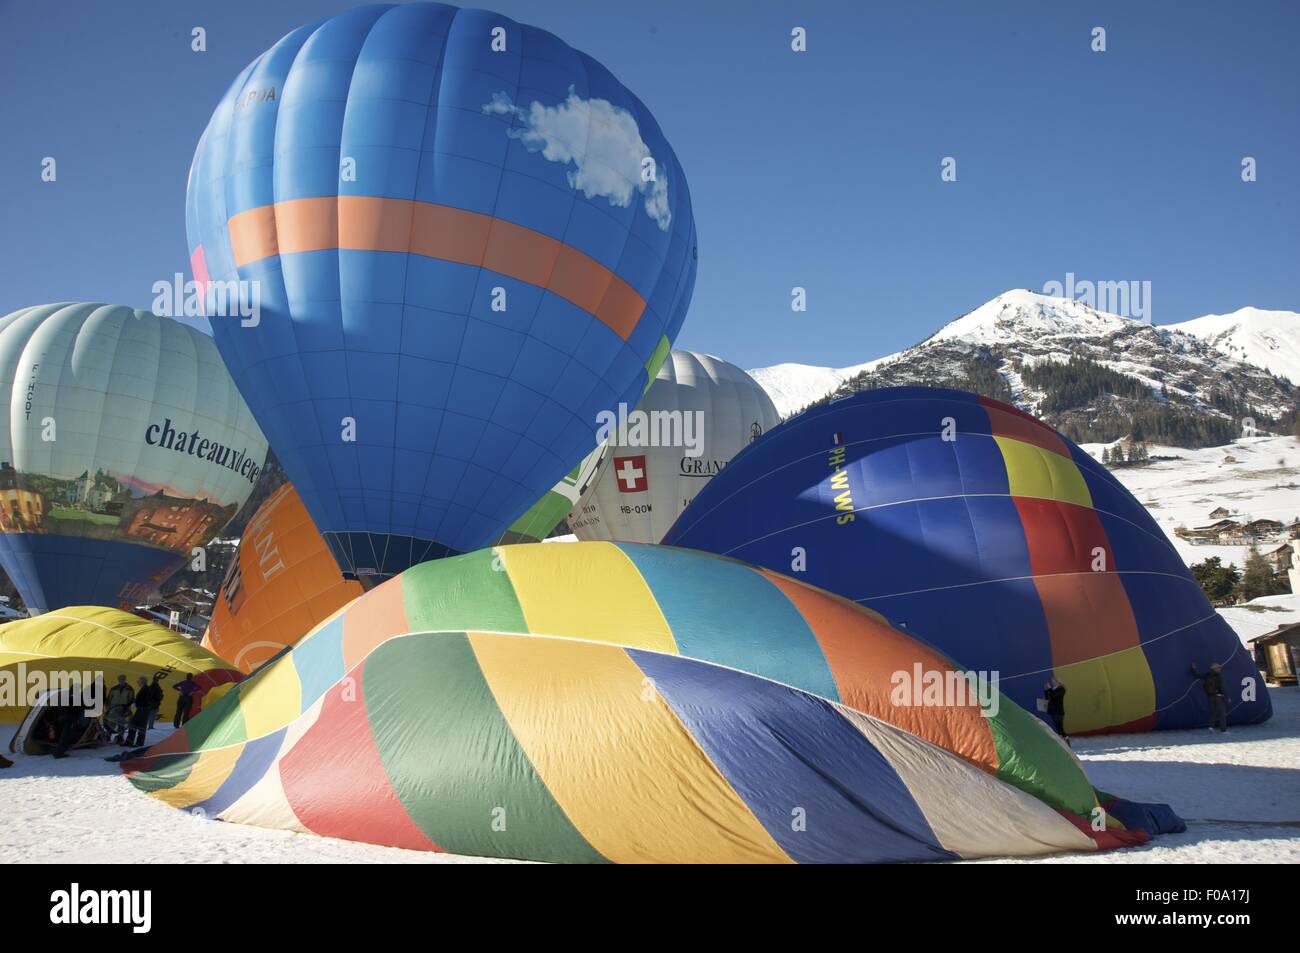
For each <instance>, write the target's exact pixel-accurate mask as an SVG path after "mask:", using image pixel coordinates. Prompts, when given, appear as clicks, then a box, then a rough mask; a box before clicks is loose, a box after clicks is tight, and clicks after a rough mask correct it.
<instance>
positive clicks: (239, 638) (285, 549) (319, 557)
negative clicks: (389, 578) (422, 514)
mask: <svg viewBox="0 0 1300 953" xmlns="http://www.w3.org/2000/svg"><path fill="white" fill-rule="evenodd" d="M359 595H361V584H360V583H358V582H356V581H355V580H347V579H344V578H343V576H342V574H341V573H340V572H339V567H338V566H337V565H336V564H335V563H334V557H333V556H332V555H331V554H330V551H329V547H328V546H326V545H325V540H323V539H321V535H320V532H319V531H318V530H317V529H316V526H315V525H314V524H313V523H312V521H311V517H310V516H309V515H308V514H307V508H306V507H305V506H303V505H302V500H301V499H299V497H298V494H297V493H295V492H294V489H293V486H292V485H289V484H286V485H285V486H282V487H280V489H278V490H276V491H275V492H274V493H272V494H271V496H270V497H268V498H267V500H266V502H265V503H263V504H262V505H261V506H260V507H258V509H257V512H256V513H254V514H253V517H252V519H250V520H249V521H248V526H247V527H246V528H245V529H244V533H243V535H242V536H241V537H240V541H239V553H238V555H236V557H235V559H234V561H233V562H232V563H231V564H230V570H229V571H228V572H227V574H226V579H225V582H224V583H223V584H222V586H221V593H220V595H218V597H217V602H216V606H215V607H214V609H213V612H212V621H211V622H209V623H208V630H207V632H206V633H204V636H203V646H204V648H206V649H208V650H210V651H212V652H215V653H216V654H217V655H220V656H221V657H222V658H224V659H229V660H230V662H231V664H233V665H234V666H235V667H236V668H237V669H239V670H240V671H241V672H251V671H253V669H255V668H257V667H258V666H259V665H261V664H262V663H263V662H265V661H266V660H267V659H269V658H270V657H271V656H273V655H275V653H276V652H279V651H280V650H281V649H283V648H284V647H285V646H286V645H293V643H295V642H297V641H298V639H300V638H302V636H304V635H306V634H307V632H308V631H309V630H311V628H312V627H313V626H315V625H316V624H317V623H318V622H322V621H324V620H325V619H326V618H328V617H329V616H331V615H332V614H333V613H335V612H336V611H338V610H339V609H341V608H342V607H343V606H345V605H347V604H348V603H349V602H351V601H352V600H353V599H355V598H356V597H357V596H359Z"/></svg>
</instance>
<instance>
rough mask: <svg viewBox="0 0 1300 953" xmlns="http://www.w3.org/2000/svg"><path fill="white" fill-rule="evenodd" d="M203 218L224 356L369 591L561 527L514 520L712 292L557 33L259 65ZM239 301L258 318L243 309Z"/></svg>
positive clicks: (196, 189) (216, 163) (377, 45)
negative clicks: (700, 286)
mask: <svg viewBox="0 0 1300 953" xmlns="http://www.w3.org/2000/svg"><path fill="white" fill-rule="evenodd" d="M186 224H187V231H188V238H189V249H190V253H191V264H192V268H193V273H194V277H195V280H196V282H197V283H198V284H199V285H200V287H202V288H204V289H205V298H206V308H207V311H208V317H209V320H210V322H211V325H212V331H213V336H214V338H215V340H216V343H217V347H218V348H219V349H220V351H221V354H222V357H223V358H224V359H225V361H226V364H227V366H228V367H229V368H230V371H231V374H232V375H233V377H234V379H235V382H236V384H237V385H238V387H239V389H240V392H241V393H242V394H243V395H244V397H245V399H246V400H247V401H248V404H249V406H250V407H251V408H252V410H253V413H254V415H255V416H256V418H257V421H258V423H259V424H260V425H261V426H262V429H263V430H264V431H265V432H266V434H267V436H268V438H269V439H270V441H271V445H272V446H273V447H274V448H275V452H276V455H277V457H278V458H279V460H280V461H281V462H282V464H283V466H284V469H285V471H286V473H287V474H288V476H289V478H290V480H291V481H292V482H293V484H294V486H295V487H296V489H297V491H298V493H299V494H300V495H301V497H302V500H303V503H304V504H305V505H306V507H307V511H308V512H309V513H310V514H311V518H312V520H313V521H314V523H315V524H316V526H317V527H318V528H319V529H320V531H321V533H322V535H323V537H324V538H325V541H326V543H327V544H328V545H329V547H330V550H331V552H332V553H333V555H334V558H335V560H336V561H337V562H338V564H339V567H340V569H341V570H342V571H343V573H344V575H345V576H347V577H349V578H356V579H359V580H360V581H361V582H362V583H363V585H369V584H372V583H374V582H377V581H380V580H382V579H385V578H388V577H390V576H392V575H394V574H396V573H400V572H401V571H402V570H404V569H406V568H408V567H409V566H411V565H414V564H416V563H419V562H422V561H425V560H429V559H435V558H440V557H444V556H449V555H455V554H457V553H462V552H467V551H470V550H475V549H478V548H481V547H483V546H487V545H490V544H491V543H493V542H495V541H497V540H498V539H501V538H503V537H505V538H529V537H536V536H538V535H541V534H544V533H545V532H547V531H549V529H550V528H551V527H542V528H538V527H535V526H534V525H533V524H534V523H544V522H546V521H547V520H548V519H549V514H550V512H551V510H552V509H556V508H560V507H562V506H563V503H564V502H566V500H565V496H566V494H565V493H564V492H560V493H558V494H555V495H554V497H553V498H552V499H551V500H550V501H549V502H547V503H546V505H545V507H544V509H545V511H546V512H545V513H544V514H543V517H544V518H538V519H533V518H532V517H529V518H527V519H525V520H524V521H523V523H522V524H516V521H517V520H519V519H520V518H521V517H523V516H524V515H525V513H526V511H528V510H529V508H530V507H532V506H533V505H534V504H536V503H538V502H539V501H543V500H546V499H547V497H548V496H550V495H551V492H550V491H552V488H555V487H557V486H560V485H563V484H565V481H566V478H567V477H568V476H569V475H570V474H572V473H573V472H574V470H575V467H579V464H580V463H581V461H583V460H584V458H587V457H588V455H589V454H591V453H592V451H594V450H595V449H596V446H597V439H596V433H597V429H598V415H599V414H600V413H601V412H602V411H611V410H614V409H616V408H617V407H618V405H619V404H620V403H623V404H627V405H628V406H635V405H636V403H637V401H638V400H639V399H640V397H641V394H642V392H643V391H644V389H645V387H646V385H647V383H648V382H649V381H650V380H651V379H653V377H654V375H655V372H656V371H657V369H658V367H659V366H660V364H661V363H662V362H663V360H664V357H665V355H666V354H667V352H668V350H669V348H670V347H671V343H672V341H673V340H674V338H675V337H676V335H677V332H678V329H679V328H680V327H681V324H682V321H683V319H684V317H685V314H686V308H687V305H688V303H689V302H690V298H691V293H692V290H693V287H694V280H695V267H696V241H695V225H694V219H693V216H692V211H691V200H690V194H689V192H688V190H687V186H686V179H685V176H684V174H683V172H682V169H681V166H680V165H679V163H678V161H677V158H676V156H675V155H674V153H673V151H672V149H671V147H670V146H669V144H668V142H667V140H666V139H665V138H664V136H663V134H662V133H661V132H660V130H659V127H658V125H657V124H656V122H655V120H654V118H653V117H652V116H651V115H650V113H649V111H648V110H647V109H646V107H645V106H644V105H643V104H642V103H641V102H640V100H638V99H637V98H636V97H635V96H634V95H633V94H632V93H631V92H629V91H628V90H627V89H626V88H625V87H624V86H623V85H622V84H621V83H620V82H619V81H618V80H617V79H615V78H614V77H613V76H612V75H611V74H610V72H609V71H608V70H607V69H605V68H604V67H603V66H601V65H600V64H599V63H597V62H596V61H595V60H593V59H592V58H591V57H589V56H587V55H585V54H583V53H580V52H578V51H576V50H573V49H571V48H570V47H569V46H567V45H566V44H565V43H563V42H562V41H561V40H559V39H557V38H556V37H554V36H552V35H551V34H549V33H546V32H545V31H542V30H539V29H536V28H534V27H529V26H523V25H520V24H518V23H515V22H514V21H512V20H510V19H509V18H507V17H504V16H500V15H498V14H495V13H491V12H488V11H483V10H460V9H457V8H455V7H450V6H446V5H443V4H437V3H413V4H409V5H404V6H368V7H361V8H357V9H353V10H348V11H346V12H344V13H341V14H339V15H337V16H334V17H331V18H328V19H324V20H320V21H318V22H316V23H312V24H310V25H308V26H305V27H303V28H301V29H298V30H295V31H294V32H292V33H290V34H288V35H287V36H285V37H284V38H283V39H281V40H280V41H279V42H278V43H276V44H275V45H274V46H272V47H271V48H270V49H269V50H267V51H266V52H265V53H263V54H262V55H261V56H260V57H258V59H256V60H255V61H254V62H253V63H251V64H250V65H249V66H248V67H247V68H246V69H245V70H244V71H243V72H242V73H241V74H240V75H239V77H238V78H237V79H236V80H235V82H234V83H233V84H232V85H231V86H230V88H229V89H228V91H227V92H226V95H225V97H224V98H223V99H222V100H221V102H220V104H219V105H218V106H217V108H216V111H215V112H214V113H213V115H212V119H211V121H210V122H209V124H208V127H207V129H206V131H205V132H204V134H203V136H202V138H201V139H200V141H199V144H198V149H197V151H196V153H195V155H194V160H193V164H192V166H191V170H190V179H189V186H188V193H187V199H186ZM245 287H256V289H257V300H258V301H259V307H258V309H257V312H258V313H257V314H256V315H254V316H253V317H247V316H237V315H230V316H222V314H221V313H220V312H221V311H222V310H223V309H222V308H221V306H220V302H221V300H223V297H224V299H225V300H234V299H235V298H240V299H246V298H247V297H248V296H246V295H242V294H240V289H242V288H245ZM232 292H233V295H234V297H233V298H232ZM579 469H580V468H579ZM567 502H568V503H569V504H570V505H571V504H572V502H573V500H572V499H568V500H567ZM552 504H554V505H552ZM560 516H563V512H561V513H560ZM553 525H554V524H552V526H553ZM508 534H513V535H508Z"/></svg>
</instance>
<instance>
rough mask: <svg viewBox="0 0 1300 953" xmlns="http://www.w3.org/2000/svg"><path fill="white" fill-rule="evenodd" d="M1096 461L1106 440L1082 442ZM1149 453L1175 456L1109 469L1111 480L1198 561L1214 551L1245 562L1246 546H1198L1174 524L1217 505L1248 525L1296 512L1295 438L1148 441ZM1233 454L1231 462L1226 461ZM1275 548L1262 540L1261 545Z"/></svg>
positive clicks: (1203, 521)
mask: <svg viewBox="0 0 1300 953" xmlns="http://www.w3.org/2000/svg"><path fill="white" fill-rule="evenodd" d="M1082 446H1083V449H1084V450H1085V451H1087V452H1088V453H1090V454H1092V456H1094V457H1097V458H1098V459H1100V458H1101V453H1102V449H1103V447H1106V446H1109V445H1108V444H1100V443H1088V444H1083V445H1082ZM1147 450H1148V452H1149V453H1150V455H1151V456H1152V457H1172V458H1174V459H1169V460H1159V461H1156V462H1155V463H1151V464H1149V465H1147V466H1144V467H1121V468H1119V469H1117V470H1113V471H1111V472H1113V473H1114V474H1115V476H1116V478H1118V479H1119V481H1120V482H1121V483H1122V484H1124V486H1125V487H1127V488H1128V490H1129V491H1130V492H1131V493H1132V494H1133V495H1134V496H1136V497H1137V498H1138V500H1139V501H1140V502H1141V503H1142V504H1143V505H1145V506H1146V508H1147V512H1149V513H1150V514H1151V516H1152V517H1153V518H1154V519H1155V521H1156V522H1157V523H1159V524H1160V528H1161V529H1163V530H1164V531H1165V533H1166V535H1168V537H1169V539H1170V541H1171V542H1172V543H1173V544H1174V546H1175V548H1177V550H1178V554H1179V555H1180V556H1182V558H1183V562H1185V563H1188V564H1191V563H1194V562H1200V561H1201V560H1203V559H1206V558H1208V557H1210V556H1218V557H1219V558H1220V559H1222V560H1223V562H1224V564H1225V565H1227V564H1234V565H1236V566H1238V567H1240V566H1242V565H1243V564H1244V563H1245V561H1246V556H1247V554H1248V552H1249V550H1248V548H1247V547H1245V546H1196V545H1193V544H1191V543H1188V542H1186V541H1185V540H1182V539H1179V538H1178V537H1176V536H1175V535H1174V530H1175V529H1176V528H1177V527H1179V526H1186V527H1188V528H1191V527H1194V526H1206V525H1208V524H1210V523H1213V522H1215V518H1214V517H1211V516H1210V513H1211V512H1212V511H1213V510H1216V509H1218V508H1219V507H1222V508H1223V509H1226V510H1228V511H1229V512H1230V513H1231V514H1232V515H1231V516H1230V517H1229V518H1230V519H1233V520H1236V521H1237V522H1239V523H1240V522H1248V521H1249V520H1257V519H1275V520H1280V521H1281V522H1283V523H1290V522H1291V521H1292V520H1294V519H1296V518H1297V517H1300V443H1298V442H1297V441H1296V439H1295V438H1294V437H1243V438H1241V439H1239V440H1237V441H1235V442H1233V443H1232V444H1230V445H1229V446H1226V447H1209V448H1207V449H1204V450H1184V449H1182V448H1180V447H1159V446H1148V447H1147ZM1228 457H1232V458H1233V460H1234V461H1235V462H1225V460H1226V458H1228ZM1277 545H1280V544H1277V543H1273V544H1261V546H1260V550H1261V551H1264V552H1266V551H1267V550H1269V549H1271V548H1274V547H1275V546H1277Z"/></svg>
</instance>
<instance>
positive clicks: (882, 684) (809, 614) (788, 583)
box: [758, 569, 998, 774]
mask: <svg viewBox="0 0 1300 953" xmlns="http://www.w3.org/2000/svg"><path fill="white" fill-rule="evenodd" d="M758 571H759V572H760V573H761V574H762V575H763V576H764V577H765V578H766V579H767V580H768V582H770V583H772V585H774V586H776V587H777V588H778V589H780V590H781V592H782V594H783V595H784V596H785V597H786V598H787V599H789V600H790V602H791V603H792V604H793V605H794V607H795V609H796V610H797V611H798V613H799V614H800V615H801V616H803V618H804V621H805V622H807V623H808V627H809V628H810V629H812V631H813V635H814V636H815V637H816V639H817V643H818V644H819V645H820V646H821V650H822V654H823V655H825V656H826V663H827V664H828V665H829V666H830V669H831V675H832V676H833V677H834V679H835V687H836V688H837V689H838V690H839V693H840V702H841V703H842V704H844V705H847V706H848V707H850V708H853V709H856V710H857V711H860V712H864V713H865V714H868V715H872V716H873V717H876V718H879V719H880V720H881V721H886V722H888V723H889V724H891V725H895V726H897V727H899V728H902V729H903V730H904V731H907V732H910V733H911V734H914V735H916V736H917V737H918V738H923V739H925V740H926V741H929V742H931V743H933V744H936V745H939V746H940V747H942V748H946V749H947V750H949V751H952V752H953V753H954V754H957V755H959V756H961V757H962V758H965V759H966V760H967V761H969V762H971V763H972V764H974V765H976V766H978V767H980V768H983V769H984V770H985V771H988V772H989V773H990V774H995V773H996V772H997V770H998V752H997V746H996V745H995V744H994V741H993V733H992V731H991V730H990V728H989V724H988V719H987V718H985V717H984V716H983V715H982V714H981V713H980V707H979V705H978V704H977V703H972V704H968V705H948V706H945V707H944V708H943V709H942V710H939V709H936V708H935V707H933V706H931V707H924V706H921V705H896V704H894V702H893V699H892V698H891V697H890V696H891V695H892V693H893V690H894V684H893V677H894V675H895V673H898V672H902V673H904V674H905V675H906V677H907V678H909V679H911V678H912V677H913V675H914V672H915V665H916V663H917V662H920V663H921V669H922V671H923V672H936V671H937V672H950V671H953V670H954V669H955V666H954V665H953V663H952V662H950V661H949V660H948V659H947V658H945V657H944V656H943V655H941V654H939V653H938V652H936V651H934V650H933V649H931V648H929V647H928V646H926V645H924V644H922V643H920V642H918V641H917V640H915V639H913V638H910V637H909V636H907V635H904V634H903V633H902V632H899V631H898V630H897V629H895V628H894V627H893V626H891V625H890V624H889V623H888V622H886V621H885V620H884V619H883V618H882V617H881V616H879V615H878V614H876V613H874V612H871V611H869V610H866V609H863V608H861V607H859V606H857V605H855V604H853V603H851V602H849V601H847V600H844V599H836V598H828V596H827V593H825V592H822V591H821V590H819V589H814V588H812V587H811V586H808V585H805V584H804V583H802V582H798V581H797V580H794V579H790V578H789V577H786V576H782V575H779V574H777V573H774V572H769V571H768V570H766V569H760V570H758Z"/></svg>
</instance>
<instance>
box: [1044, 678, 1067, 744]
mask: <svg viewBox="0 0 1300 953" xmlns="http://www.w3.org/2000/svg"><path fill="white" fill-rule="evenodd" d="M1043 697H1044V698H1046V699H1047V717H1048V718H1050V719H1052V727H1053V728H1055V729H1056V733H1057V734H1058V735H1060V736H1061V737H1062V738H1065V739H1066V740H1067V741H1068V740H1069V738H1070V736H1069V735H1067V734H1066V733H1065V686H1064V685H1062V684H1061V681H1060V679H1057V678H1053V679H1052V680H1051V681H1050V682H1046V683H1045V684H1044V685H1043Z"/></svg>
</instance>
